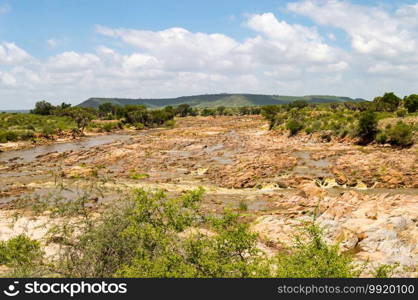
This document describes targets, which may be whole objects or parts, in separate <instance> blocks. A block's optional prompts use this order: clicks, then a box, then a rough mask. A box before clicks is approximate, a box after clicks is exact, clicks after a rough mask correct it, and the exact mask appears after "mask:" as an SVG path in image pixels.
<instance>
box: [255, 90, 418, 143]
mask: <svg viewBox="0 0 418 300" xmlns="http://www.w3.org/2000/svg"><path fill="white" fill-rule="evenodd" d="M417 99H418V97H417V96H416V95H410V96H407V97H405V98H404V99H403V100H402V99H401V98H399V97H397V96H396V95H395V94H393V93H386V94H385V95H383V96H382V97H376V98H375V99H374V101H373V102H358V103H355V102H345V103H329V104H312V103H307V102H306V101H295V102H293V103H290V104H284V105H267V106H263V107H261V114H262V115H263V116H264V118H265V119H266V120H267V121H268V122H269V128H270V129H276V130H288V131H289V134H290V136H294V135H296V134H298V133H299V132H304V133H305V134H309V135H311V134H315V133H317V136H318V137H320V139H322V140H323V141H326V142H329V141H331V140H332V139H334V138H336V139H343V138H346V137H347V138H351V139H353V140H356V139H357V141H358V143H360V144H363V145H365V144H368V143H372V142H377V143H382V144H384V143H388V144H391V145H393V146H398V147H408V146H411V145H412V144H413V143H414V139H415V137H414V136H415V132H416V125H415V124H414V123H412V124H407V123H406V122H398V124H397V125H395V126H392V127H390V128H386V129H380V128H379V122H380V121H381V120H383V119H387V118H398V120H399V118H400V119H402V120H404V119H405V120H406V118H409V117H411V118H410V120H412V122H413V120H414V118H415V111H416V105H417V102H416V101H417Z"/></svg>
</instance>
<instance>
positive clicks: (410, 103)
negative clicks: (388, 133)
mask: <svg viewBox="0 0 418 300" xmlns="http://www.w3.org/2000/svg"><path fill="white" fill-rule="evenodd" d="M404 106H405V108H406V109H407V110H408V112H409V113H413V112H416V111H417V110H418V95H417V94H412V95H409V96H406V97H405V98H404Z"/></svg>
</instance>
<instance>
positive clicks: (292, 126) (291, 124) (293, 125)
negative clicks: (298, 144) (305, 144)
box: [286, 119, 303, 135]
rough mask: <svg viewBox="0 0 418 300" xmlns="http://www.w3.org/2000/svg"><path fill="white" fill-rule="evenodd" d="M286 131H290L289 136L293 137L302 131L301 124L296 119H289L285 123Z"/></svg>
mask: <svg viewBox="0 0 418 300" xmlns="http://www.w3.org/2000/svg"><path fill="white" fill-rule="evenodd" d="M286 129H288V130H289V131H290V135H295V134H297V133H298V132H299V131H301V130H302V129H303V124H302V123H301V122H300V121H298V120H296V119H290V120H289V121H288V122H287V123H286Z"/></svg>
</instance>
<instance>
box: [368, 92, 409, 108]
mask: <svg viewBox="0 0 418 300" xmlns="http://www.w3.org/2000/svg"><path fill="white" fill-rule="evenodd" d="M401 101H402V99H401V98H399V97H398V96H396V95H395V94H394V93H385V94H384V95H383V96H382V97H376V98H374V100H373V102H374V104H375V105H376V110H378V111H388V112H394V111H396V110H397V109H398V107H399V105H400V104H401Z"/></svg>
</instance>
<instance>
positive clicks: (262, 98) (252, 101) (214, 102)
mask: <svg viewBox="0 0 418 300" xmlns="http://www.w3.org/2000/svg"><path fill="white" fill-rule="evenodd" d="M295 100H305V101H307V102H309V103H338V102H362V101H366V100H364V99H359V98H357V99H352V98H349V97H338V96H319V95H310V96H278V95H257V94H207V95H196V96H183V97H178V98H160V99H126V98H89V99H87V100H86V101H84V102H82V103H80V104H79V105H78V106H81V107H93V108H97V107H98V106H99V105H100V104H102V103H106V102H109V103H112V104H118V105H121V106H124V105H129V104H134V105H140V104H142V105H145V106H147V107H149V108H158V107H164V106H168V105H171V106H176V105H179V104H183V103H185V104H189V105H191V106H194V107H216V106H227V107H238V106H258V105H269V104H286V103H291V102H293V101H295Z"/></svg>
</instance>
